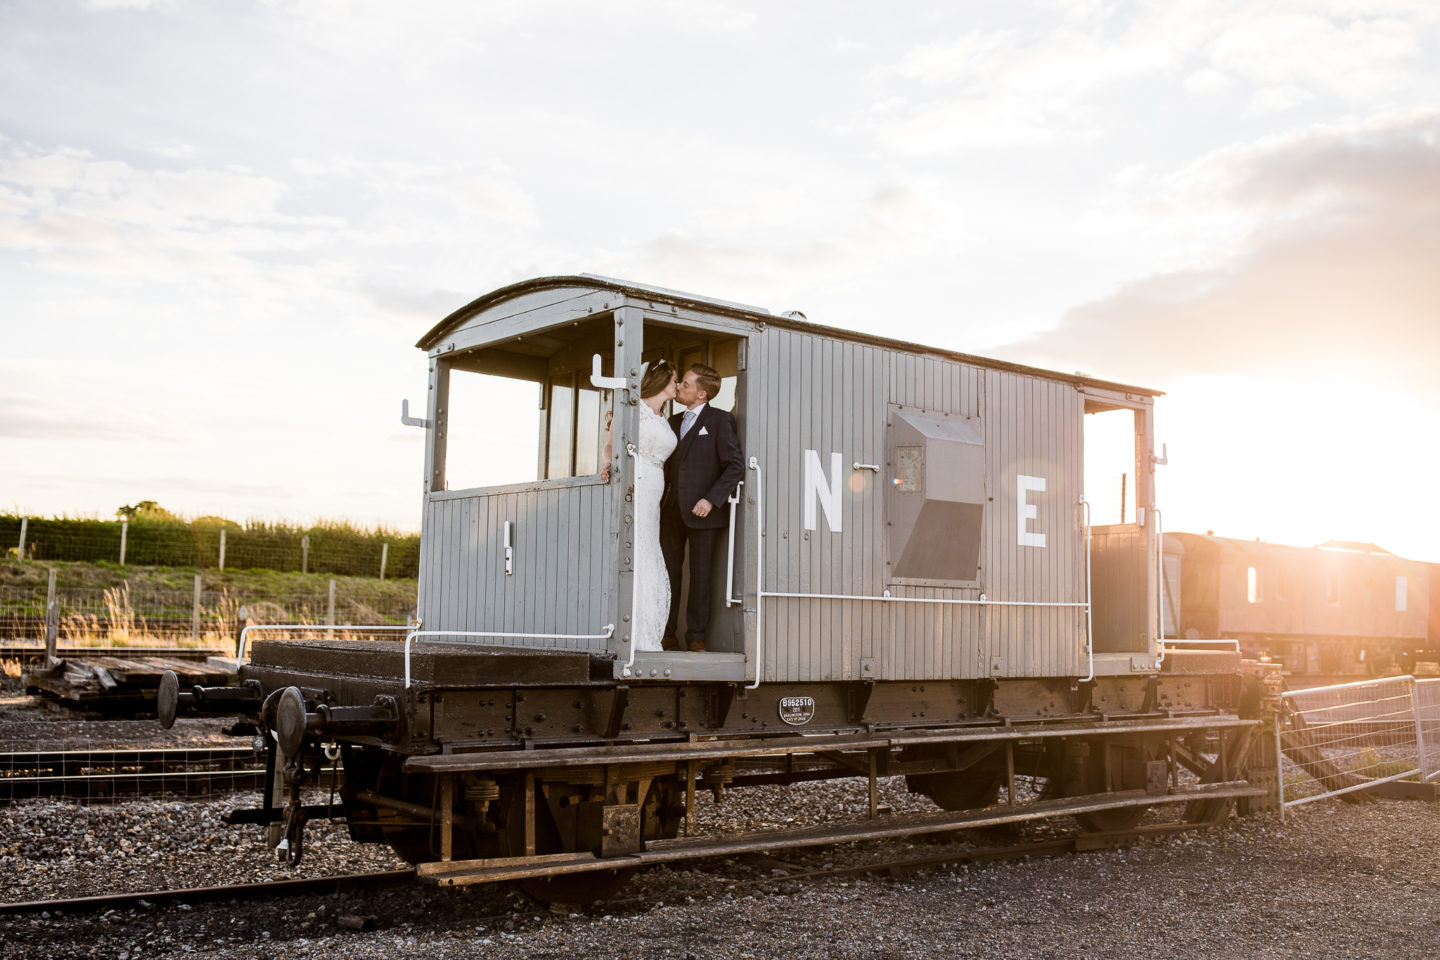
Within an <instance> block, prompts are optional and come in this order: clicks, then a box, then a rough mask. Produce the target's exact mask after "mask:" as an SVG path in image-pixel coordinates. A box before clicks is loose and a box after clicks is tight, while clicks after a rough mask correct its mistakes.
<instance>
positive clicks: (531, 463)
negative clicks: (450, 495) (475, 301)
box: [432, 314, 614, 490]
mask: <svg viewBox="0 0 1440 960" xmlns="http://www.w3.org/2000/svg"><path fill="white" fill-rule="evenodd" d="M613 331H614V318H613V316H612V315H610V314H598V315H596V316H594V317H590V318H587V319H585V320H578V321H572V322H570V323H566V324H562V325H559V326H556V327H552V328H549V329H545V330H536V331H530V332H527V333H525V334H523V335H521V336H516V337H514V338H513V339H511V340H508V341H503V342H500V343H494V344H491V345H489V346H486V347H481V348H477V349H472V350H467V351H459V352H456V353H453V354H450V355H449V356H442V357H441V358H440V359H439V364H440V366H439V369H438V371H437V379H436V387H437V389H438V390H439V395H438V397H439V401H438V406H439V407H440V410H441V413H440V414H439V415H438V422H437V424H436V430H435V431H434V434H435V436H434V442H435V454H436V456H435V476H434V477H433V478H432V483H433V484H434V485H433V487H432V489H437V490H467V489H474V488H477V487H494V486H502V485H506V484H515V483H534V482H536V481H537V480H539V481H546V480H562V479H568V478H572V477H595V475H596V474H597V473H598V472H599V469H600V460H601V457H602V456H603V452H602V450H601V448H602V447H603V446H604V443H605V422H604V417H605V412H606V411H605V408H606V407H607V406H608V405H607V404H606V403H604V402H602V396H604V395H603V394H602V393H601V392H600V391H599V390H597V389H595V388H594V387H593V386H592V385H591V384H590V374H591V370H592V364H593V358H594V357H595V355H596V354H599V355H600V358H601V363H602V364H603V365H604V368H605V369H607V370H608V369H609V368H610V366H611V364H612V359H611V358H612V356H613V354H614V347H613ZM537 401H538V402H537ZM596 480H597V482H598V477H596Z"/></svg>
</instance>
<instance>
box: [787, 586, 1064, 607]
mask: <svg viewBox="0 0 1440 960" xmlns="http://www.w3.org/2000/svg"><path fill="white" fill-rule="evenodd" d="M763 595H764V596H767V597H785V598H790V599H796V600H874V601H876V602H878V603H942V604H954V605H956V606H973V607H1072V608H1074V609H1077V610H1078V609H1080V608H1082V607H1089V606H1090V604H1088V603H1086V602H1085V601H1084V600H1074V601H1062V600H990V599H987V598H986V596H985V594H983V593H982V594H980V596H979V598H978V599H975V600H952V599H949V598H947V597H887V596H884V595H881V596H878V597H876V596H871V595H868V594H848V593H788V592H782V591H772V590H766V591H765V593H764V594H763Z"/></svg>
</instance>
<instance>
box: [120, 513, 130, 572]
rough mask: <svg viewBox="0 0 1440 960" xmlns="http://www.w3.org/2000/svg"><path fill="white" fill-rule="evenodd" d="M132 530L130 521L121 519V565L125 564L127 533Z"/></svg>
mask: <svg viewBox="0 0 1440 960" xmlns="http://www.w3.org/2000/svg"><path fill="white" fill-rule="evenodd" d="M129 530H130V521H129V520H121V521H120V566H122V567H123V566H125V535H126V533H127V532H129Z"/></svg>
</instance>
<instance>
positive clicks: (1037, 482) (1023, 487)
mask: <svg viewBox="0 0 1440 960" xmlns="http://www.w3.org/2000/svg"><path fill="white" fill-rule="evenodd" d="M1031 490H1039V491H1040V492H1042V493H1043V492H1044V491H1045V478H1044V477H1027V476H1025V475H1024V474H1023V473H1022V474H1021V475H1020V476H1019V478H1018V482H1017V483H1016V484H1015V508H1016V514H1017V515H1016V518H1015V519H1016V531H1015V532H1016V536H1017V538H1018V540H1017V542H1018V543H1019V544H1020V546H1022V547H1043V546H1045V534H1043V533H1033V532H1032V531H1031V530H1030V529H1029V526H1030V524H1029V521H1031V520H1034V519H1035V515H1036V509H1035V504H1033V503H1031V502H1030V501H1029V500H1028V499H1027V498H1026V496H1025V495H1026V494H1027V493H1029V492H1030V491H1031Z"/></svg>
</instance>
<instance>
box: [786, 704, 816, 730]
mask: <svg viewBox="0 0 1440 960" xmlns="http://www.w3.org/2000/svg"><path fill="white" fill-rule="evenodd" d="M814 716H815V698H814V697H781V698H780V719H781V720H784V721H785V722H786V723H788V724H790V726H792V727H799V726H802V725H804V724H807V723H809V722H810V720H811V718H813V717H814Z"/></svg>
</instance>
